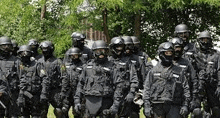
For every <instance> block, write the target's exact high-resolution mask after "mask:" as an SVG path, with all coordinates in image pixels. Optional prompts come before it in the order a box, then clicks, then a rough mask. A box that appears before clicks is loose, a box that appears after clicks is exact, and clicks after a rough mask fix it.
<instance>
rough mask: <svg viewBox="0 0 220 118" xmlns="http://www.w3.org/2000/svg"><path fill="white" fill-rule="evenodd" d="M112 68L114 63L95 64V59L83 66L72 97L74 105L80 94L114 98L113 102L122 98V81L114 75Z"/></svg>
mask: <svg viewBox="0 0 220 118" xmlns="http://www.w3.org/2000/svg"><path fill="white" fill-rule="evenodd" d="M114 66H115V65H114V63H113V62H110V61H108V60H106V61H105V62H103V63H97V62H96V60H95V59H92V60H91V61H89V62H88V63H87V64H86V65H84V66H83V71H82V74H81V75H80V81H79V83H78V85H77V91H76V95H75V97H74V98H75V104H77V103H80V98H81V97H82V94H83V95H84V96H99V97H111V98H113V96H114V100H116V101H117V102H119V101H120V100H121V97H122V82H123V80H122V79H121V78H120V76H119V75H117V74H116V72H117V70H116V69H115V68H114Z"/></svg>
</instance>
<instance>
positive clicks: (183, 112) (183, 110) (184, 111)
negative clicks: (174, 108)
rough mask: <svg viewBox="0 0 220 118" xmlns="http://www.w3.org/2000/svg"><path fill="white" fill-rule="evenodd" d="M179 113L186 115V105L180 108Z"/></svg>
mask: <svg viewBox="0 0 220 118" xmlns="http://www.w3.org/2000/svg"><path fill="white" fill-rule="evenodd" d="M180 115H182V116H186V115H188V108H187V107H186V106H183V107H181V108H180Z"/></svg>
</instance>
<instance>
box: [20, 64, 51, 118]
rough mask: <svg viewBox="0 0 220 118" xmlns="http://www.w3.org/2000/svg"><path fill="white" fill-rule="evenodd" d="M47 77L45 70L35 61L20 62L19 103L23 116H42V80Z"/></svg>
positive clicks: (35, 117)
mask: <svg viewBox="0 0 220 118" xmlns="http://www.w3.org/2000/svg"><path fill="white" fill-rule="evenodd" d="M45 77H47V76H46V72H45V70H43V69H41V65H40V64H39V63H36V62H35V61H30V62H29V63H22V64H20V85H19V87H20V92H19V97H18V105H19V106H20V108H21V116H23V117H27V118H29V117H30V115H31V116H32V117H33V118H40V116H41V112H42V106H43V104H42V103H41V102H40V95H41V91H42V86H41V84H42V80H43V78H45Z"/></svg>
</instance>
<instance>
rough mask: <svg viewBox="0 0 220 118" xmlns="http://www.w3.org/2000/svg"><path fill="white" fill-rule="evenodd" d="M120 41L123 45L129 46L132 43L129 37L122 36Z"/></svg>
mask: <svg viewBox="0 0 220 118" xmlns="http://www.w3.org/2000/svg"><path fill="white" fill-rule="evenodd" d="M122 39H124V43H125V45H129V44H132V45H133V41H132V39H131V37H130V36H122Z"/></svg>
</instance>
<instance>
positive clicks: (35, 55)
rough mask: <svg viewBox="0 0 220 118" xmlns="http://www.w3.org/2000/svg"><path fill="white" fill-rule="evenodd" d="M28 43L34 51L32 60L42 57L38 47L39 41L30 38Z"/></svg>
mask: <svg viewBox="0 0 220 118" xmlns="http://www.w3.org/2000/svg"><path fill="white" fill-rule="evenodd" d="M28 45H29V46H30V47H31V50H32V51H33V55H32V57H31V60H38V59H40V58H41V57H42V55H40V54H39V53H38V47H39V42H38V40H37V39H30V40H29V41H28Z"/></svg>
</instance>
